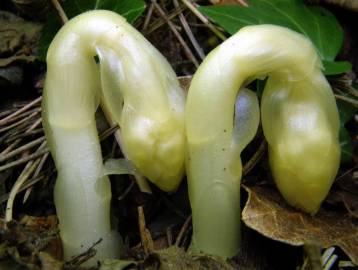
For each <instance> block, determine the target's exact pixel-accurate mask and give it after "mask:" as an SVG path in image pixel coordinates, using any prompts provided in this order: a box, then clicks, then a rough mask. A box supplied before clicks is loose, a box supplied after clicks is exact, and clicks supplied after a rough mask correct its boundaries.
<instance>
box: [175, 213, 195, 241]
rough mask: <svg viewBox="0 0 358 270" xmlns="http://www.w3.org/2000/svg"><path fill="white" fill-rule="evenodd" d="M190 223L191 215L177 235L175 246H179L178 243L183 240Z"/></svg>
mask: <svg viewBox="0 0 358 270" xmlns="http://www.w3.org/2000/svg"><path fill="white" fill-rule="evenodd" d="M190 222H191V215H190V216H189V217H188V218H187V219H186V220H185V222H184V224H183V226H182V227H181V229H180V232H179V234H178V236H177V239H176V240H175V245H176V246H179V245H180V242H181V240H182V239H183V236H184V234H185V232H186V231H187V229H188V227H189V225H190Z"/></svg>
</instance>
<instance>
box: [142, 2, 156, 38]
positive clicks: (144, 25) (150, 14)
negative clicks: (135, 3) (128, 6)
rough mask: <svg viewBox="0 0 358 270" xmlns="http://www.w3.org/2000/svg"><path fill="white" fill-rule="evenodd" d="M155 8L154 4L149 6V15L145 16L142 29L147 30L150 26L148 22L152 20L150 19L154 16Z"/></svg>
mask: <svg viewBox="0 0 358 270" xmlns="http://www.w3.org/2000/svg"><path fill="white" fill-rule="evenodd" d="M153 9H154V6H153V4H150V6H149V8H148V12H147V15H146V16H145V20H144V23H143V28H142V31H145V30H146V29H147V28H148V24H149V22H150V19H151V17H152V14H153Z"/></svg>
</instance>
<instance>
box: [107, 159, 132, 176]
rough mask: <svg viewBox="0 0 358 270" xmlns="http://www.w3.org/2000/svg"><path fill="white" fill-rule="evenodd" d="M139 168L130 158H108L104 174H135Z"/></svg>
mask: <svg viewBox="0 0 358 270" xmlns="http://www.w3.org/2000/svg"><path fill="white" fill-rule="evenodd" d="M136 173H137V169H136V167H135V166H134V164H133V163H132V162H131V161H129V160H128V159H108V160H107V161H106V162H105V163H104V165H103V169H102V173H101V175H102V176H106V175H110V174H131V175H135V174H136Z"/></svg>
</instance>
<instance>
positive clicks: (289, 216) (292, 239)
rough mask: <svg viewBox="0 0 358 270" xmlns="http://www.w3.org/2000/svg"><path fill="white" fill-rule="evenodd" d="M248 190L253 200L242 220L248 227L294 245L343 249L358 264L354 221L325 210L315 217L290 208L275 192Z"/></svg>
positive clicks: (271, 190)
mask: <svg viewBox="0 0 358 270" xmlns="http://www.w3.org/2000/svg"><path fill="white" fill-rule="evenodd" d="M244 188H245V189H246V191H247V192H248V194H249V198H248V201H247V203H246V205H245V208H244V210H243V212H242V219H243V221H244V223H245V224H246V225H247V226H248V227H250V228H251V229H254V230H256V231H258V232H259V233H261V234H263V235H264V236H266V237H269V238H271V239H274V240H277V241H281V242H284V243H287V244H290V245H295V246H298V245H304V244H305V243H310V242H312V241H314V242H318V243H320V245H321V246H322V247H324V248H327V247H330V246H339V247H340V248H341V249H342V250H343V251H344V252H345V253H346V254H347V255H348V256H349V257H350V259H351V260H352V262H353V263H355V264H358V225H357V222H355V220H354V219H352V218H350V217H349V216H348V215H343V214H341V213H337V212H333V211H328V210H325V209H324V208H321V209H320V210H319V212H318V213H317V214H316V215H315V216H313V217H312V216H310V215H307V214H304V213H301V212H298V211H296V210H294V209H292V208H291V207H289V206H288V205H287V204H286V203H285V201H284V200H283V198H282V197H281V195H280V194H279V193H278V191H276V190H275V189H273V188H270V187H263V186H254V187H247V186H244Z"/></svg>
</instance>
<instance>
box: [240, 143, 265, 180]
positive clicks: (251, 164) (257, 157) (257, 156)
mask: <svg viewBox="0 0 358 270" xmlns="http://www.w3.org/2000/svg"><path fill="white" fill-rule="evenodd" d="M266 146H267V143H266V141H265V140H263V141H262V142H261V144H260V147H259V149H257V151H256V152H255V154H254V155H253V156H252V157H251V158H250V160H249V161H248V162H247V163H246V164H245V165H244V167H243V169H242V172H243V175H246V174H248V173H249V172H250V171H251V170H252V169H253V168H254V167H255V165H256V164H257V162H259V160H260V159H261V158H262V156H263V155H264V153H265V151H266Z"/></svg>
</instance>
